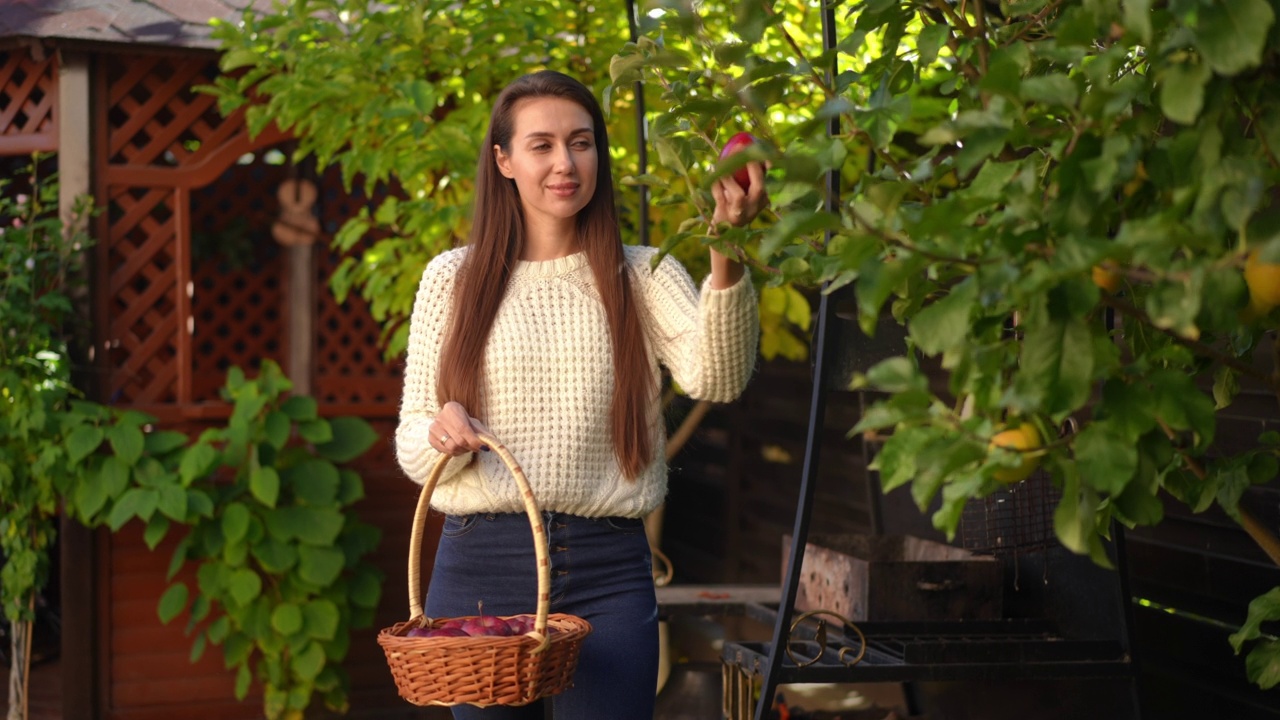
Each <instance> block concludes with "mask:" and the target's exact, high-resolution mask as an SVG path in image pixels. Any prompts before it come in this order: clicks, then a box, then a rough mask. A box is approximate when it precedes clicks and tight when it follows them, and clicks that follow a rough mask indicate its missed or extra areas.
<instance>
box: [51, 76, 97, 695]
mask: <svg viewBox="0 0 1280 720" xmlns="http://www.w3.org/2000/svg"><path fill="white" fill-rule="evenodd" d="M59 60H60V62H59V63H58V103H57V109H56V110H55V112H56V116H55V117H56V120H57V125H58V177H59V178H60V180H61V184H60V185H59V188H58V215H59V217H60V218H61V219H62V222H63V223H64V224H65V225H66V227H67V231H68V232H70V231H73V230H76V231H83V230H86V229H87V228H88V223H87V221H88V218H87V217H76V216H75V203H76V199H77V198H79V197H83V196H85V195H88V194H89V193H90V192H91V189H92V187H93V186H92V184H91V183H92V179H93V178H92V168H93V154H92V149H93V148H92V143H91V137H92V127H91V121H90V118H91V112H90V108H91V107H92V105H91V101H90V90H89V88H90V81H89V57H88V55H85V54H83V53H72V52H65V51H63V52H61V53H60V58H59ZM86 254H87V253H86ZM59 535H60V550H59V552H60V556H59V557H60V563H59V565H60V570H59V576H58V578H59V582H60V583H61V598H62V602H61V613H62V650H61V659H60V666H61V671H62V717H64V718H95V717H97V707H96V704H95V701H96V699H97V696H98V695H97V672H96V670H97V668H96V667H95V664H94V660H95V659H96V658H97V657H98V654H97V642H96V640H97V628H96V623H95V622H94V618H95V617H96V614H95V613H96V611H97V596H96V588H95V583H94V578H95V576H96V575H97V566H96V562H95V559H96V558H97V552H96V551H95V549H94V535H93V532H92V531H90V530H89V529H88V528H86V527H84V526H83V525H81V524H80V523H78V522H75V521H74V520H69V519H67V518H65V517H64V518H62V521H61V523H60V528H59Z"/></svg>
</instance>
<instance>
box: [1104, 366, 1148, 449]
mask: <svg viewBox="0 0 1280 720" xmlns="http://www.w3.org/2000/svg"><path fill="white" fill-rule="evenodd" d="M1098 417H1099V418H1100V419H1107V420H1109V421H1110V426H1111V428H1112V429H1113V430H1115V431H1116V432H1118V433H1119V434H1120V436H1121V437H1123V438H1125V439H1127V440H1128V441H1130V442H1135V443H1136V442H1137V441H1138V438H1140V437H1142V436H1143V435H1145V434H1146V433H1147V432H1148V431H1149V430H1151V429H1152V428H1154V427H1155V426H1156V416H1155V399H1154V398H1153V397H1152V396H1151V394H1150V393H1148V392H1146V391H1145V390H1144V389H1140V388H1138V387H1135V386H1134V385H1131V384H1129V383H1126V382H1124V381H1123V380H1119V379H1116V378H1112V379H1110V380H1108V381H1107V382H1106V383H1105V384H1104V385H1103V386H1102V402H1101V403H1100V404H1099V406H1098Z"/></svg>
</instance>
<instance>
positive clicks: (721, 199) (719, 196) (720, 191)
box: [711, 178, 728, 205]
mask: <svg viewBox="0 0 1280 720" xmlns="http://www.w3.org/2000/svg"><path fill="white" fill-rule="evenodd" d="M711 197H713V198H715V201H716V205H724V204H725V203H726V202H728V201H727V199H726V198H725V194H724V178H720V179H719V180H716V181H715V182H713V183H711Z"/></svg>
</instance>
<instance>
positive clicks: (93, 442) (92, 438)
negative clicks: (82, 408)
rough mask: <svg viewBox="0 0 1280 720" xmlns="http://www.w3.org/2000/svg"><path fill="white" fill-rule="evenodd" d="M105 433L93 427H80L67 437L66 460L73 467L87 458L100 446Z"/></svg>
mask: <svg viewBox="0 0 1280 720" xmlns="http://www.w3.org/2000/svg"><path fill="white" fill-rule="evenodd" d="M104 436H105V433H103V432H102V429H101V428H99V427H97V426H94V425H81V426H79V427H77V428H76V429H75V430H72V431H71V434H70V435H68V436H67V460H68V461H70V462H71V463H72V464H73V465H74V464H76V463H79V462H80V461H81V460H84V459H85V458H86V457H89V455H90V453H92V452H93V451H95V450H97V449H98V446H99V445H101V444H102V438H103V437H104Z"/></svg>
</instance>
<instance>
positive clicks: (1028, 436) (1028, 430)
mask: <svg viewBox="0 0 1280 720" xmlns="http://www.w3.org/2000/svg"><path fill="white" fill-rule="evenodd" d="M1043 444H1044V443H1043V441H1041V439H1040V432H1039V431H1038V430H1036V426H1035V425H1032V424H1031V423H1022V424H1021V425H1019V426H1018V427H1016V428H1013V429H1010V430H1005V431H1003V432H999V433H996V435H995V437H993V438H991V444H990V446H989V447H991V448H996V447H1002V448H1005V449H1007V450H1017V451H1019V452H1020V453H1022V454H1023V455H1022V464H1020V465H1018V466H1017V467H1002V468H999V469H998V470H996V471H995V472H994V473H992V477H994V478H995V479H996V480H999V481H1000V482H1002V483H1004V484H1006V485H1013V484H1014V483H1020V482H1022V481H1023V480H1026V479H1027V476H1029V475H1031V473H1033V472H1035V469H1036V467H1037V466H1039V465H1040V458H1037V457H1031V456H1028V455H1027V454H1026V453H1027V452H1028V451H1030V450H1035V449H1037V448H1039V447H1040V446H1041V445H1043Z"/></svg>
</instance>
